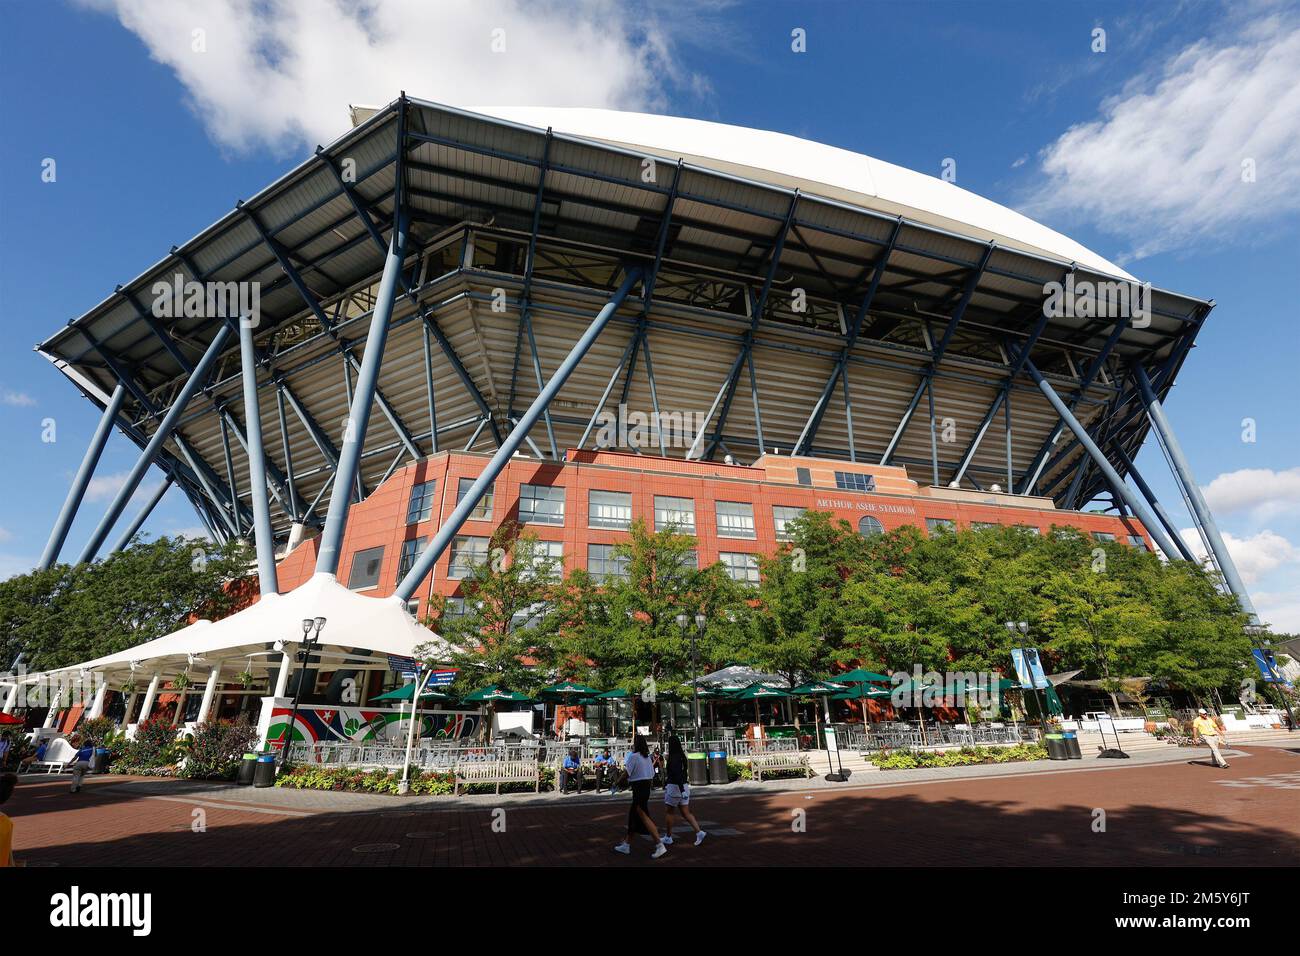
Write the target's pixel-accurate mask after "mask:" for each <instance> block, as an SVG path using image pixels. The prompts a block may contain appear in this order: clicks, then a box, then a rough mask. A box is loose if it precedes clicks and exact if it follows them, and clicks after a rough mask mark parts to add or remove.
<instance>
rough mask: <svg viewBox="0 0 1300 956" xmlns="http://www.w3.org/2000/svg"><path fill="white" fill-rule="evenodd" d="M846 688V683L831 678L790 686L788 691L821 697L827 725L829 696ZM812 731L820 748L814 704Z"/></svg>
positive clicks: (805, 695)
mask: <svg viewBox="0 0 1300 956" xmlns="http://www.w3.org/2000/svg"><path fill="white" fill-rule="evenodd" d="M859 686H861V685H859ZM848 689H849V685H848V684H840V683H837V682H835V681H831V680H815V681H809V682H808V683H806V684H800V685H799V686H798V687H795V688H792V689H791V691H790V693H791V694H793V695H794V696H795V697H820V698H822V704H823V706H824V707H825V708H826V725H827V726H828V727H829V726H830V723H831V703H830V700H829V698H830V696H831V695H832V694H838V693H841V692H843V691H846V690H848ZM813 731H814V732H815V733H816V735H817V747H818V749H820V748H821V745H822V729H821V715H820V714H818V713H817V708H816V707H815V706H814V707H813Z"/></svg>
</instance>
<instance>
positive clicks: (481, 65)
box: [0, 0, 1300, 632]
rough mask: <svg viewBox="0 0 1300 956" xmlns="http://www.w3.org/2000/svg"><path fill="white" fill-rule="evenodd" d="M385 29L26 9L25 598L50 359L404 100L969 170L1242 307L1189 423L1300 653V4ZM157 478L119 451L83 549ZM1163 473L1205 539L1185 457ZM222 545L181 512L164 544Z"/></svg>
mask: <svg viewBox="0 0 1300 956" xmlns="http://www.w3.org/2000/svg"><path fill="white" fill-rule="evenodd" d="M359 6H360V5H359V4H357V3H355V2H352V0H301V2H299V3H297V4H289V3H287V2H281V0H261V2H257V3H254V2H253V0H229V2H224V3H206V2H197V0H192V2H191V0H83V2H77V3H64V2H48V3H40V2H35V0H31V2H27V0H5V2H3V3H0V12H3V14H4V17H5V30H4V32H3V34H2V35H0V95H3V99H4V102H5V105H6V111H5V113H6V117H5V133H6V135H5V136H4V137H3V138H0V222H2V223H3V226H2V227H0V322H3V328H4V330H5V333H6V336H5V340H6V342H7V343H8V345H9V347H8V348H6V349H3V350H0V438H3V441H4V447H5V448H7V449H8V450H9V462H8V467H6V468H5V469H3V471H0V502H3V504H0V576H4V575H8V574H13V573H17V572H20V571H23V570H26V569H27V568H29V567H30V566H31V565H32V564H33V563H34V562H35V560H36V558H37V556H38V555H39V553H40V551H41V549H42V546H43V545H44V542H45V538H46V535H47V534H48V530H49V527H50V524H51V522H52V520H53V517H54V515H55V513H56V512H57V510H58V508H59V505H60V503H61V501H62V497H63V495H64V492H65V490H66V486H67V482H68V480H69V479H70V477H71V474H72V472H73V470H74V469H75V468H76V465H77V463H78V462H79V460H80V457H81V454H82V452H83V450H84V447H85V442H86V440H87V439H88V438H89V436H90V433H91V431H92V430H93V428H94V425H95V419H96V416H95V414H94V413H93V412H92V410H91V409H90V407H89V406H88V405H87V404H86V403H85V402H84V401H83V400H81V399H80V398H79V397H78V396H77V395H76V394H75V393H74V391H73V390H72V389H71V388H70V387H69V385H68V384H67V383H66V382H65V381H64V380H63V378H62V376H61V375H59V374H58V373H57V372H56V371H55V370H54V369H52V368H51V367H49V365H48V364H47V363H46V361H45V360H44V359H42V358H40V357H39V356H37V355H35V354H34V353H33V352H32V351H31V350H30V349H31V346H32V345H33V344H34V343H36V342H37V341H38V340H39V339H41V338H44V337H45V336H46V335H48V334H49V333H51V332H52V331H54V330H55V329H57V328H58V327H59V325H61V324H62V323H65V322H67V321H68V320H69V319H71V318H72V317H74V316H76V315H79V314H81V313H82V312H84V311H85V310H86V309H88V308H89V307H91V306H92V305H94V304H95V303H97V302H98V301H100V300H101V299H102V298H103V297H105V296H106V295H107V294H108V293H110V292H111V291H112V289H113V287H114V285H115V284H117V283H119V282H125V281H126V280H128V279H129V278H132V277H133V276H135V275H136V274H138V273H139V272H140V271H141V270H142V269H143V268H145V267H146V266H147V265H150V264H152V263H153V262H154V261H156V260H157V259H158V258H159V257H161V256H162V255H163V254H164V253H165V252H166V250H167V249H168V248H169V247H170V246H171V245H173V244H176V243H179V242H182V241H184V240H185V239H187V238H189V237H190V236H192V235H193V234H194V233H196V232H197V231H199V230H200V229H201V228H203V227H205V226H206V225H208V224H209V223H210V222H212V221H213V220H215V219H216V218H217V217H219V216H220V215H222V214H223V213H224V212H226V211H227V210H229V209H230V208H231V207H232V206H233V204H234V202H235V200H237V199H239V198H241V197H246V196H249V195H251V194H252V193H254V192H256V191H257V190H258V189H260V188H261V187H262V186H264V185H265V184H266V183H268V182H270V181H271V180H272V179H274V178H275V177H276V176H278V175H280V174H281V173H282V172H283V171H285V170H286V169H288V168H290V167H291V166H293V165H295V164H296V163H298V162H300V161H301V160H302V159H304V158H305V157H306V156H307V155H308V154H309V153H310V150H311V149H312V147H314V145H315V144H316V143H317V142H323V141H327V140H329V139H330V138H332V137H333V136H335V135H337V134H339V133H341V132H342V131H343V130H344V129H345V128H346V126H347V112H346V107H347V105H348V104H349V103H378V102H385V101H387V100H390V99H392V97H393V96H395V95H396V93H397V91H398V90H399V89H406V90H407V91H408V92H409V93H411V94H412V95H418V96H421V97H423V98H427V99H432V100H437V101H442V102H448V103H452V104H455V105H462V106H469V105H491V104H518V105H533V104H552V103H553V104H560V105H588V106H609V107H617V108H629V109H642V110H650V111H657V112H669V113H676V114H681V115H688V116H694V117H698V118H701V119H709V120H715V121H720V122H726V123H733V124H738V125H744V126H754V127H762V128H767V129H773V130H779V131H782V132H787V133H792V134H795V135H799V136H803V137H806V138H809V139H814V140H819V141H822V142H826V143H830V144H833V145H836V146H841V147H845V148H847V149H851V150H854V151H857V152H862V153H867V154H870V155H873V156H877V157H879V158H881V159H885V160H889V161H891V162H894V163H898V164H900V165H904V166H908V167H910V168H913V169H916V170H919V171H921V172H925V173H930V174H935V175H937V174H938V173H939V171H940V164H941V163H942V162H943V160H944V159H946V158H953V159H955V160H956V162H957V182H958V185H960V186H963V187H964V188H966V189H970V190H973V191H974V192H977V193H979V194H981V195H984V196H987V197H989V198H990V199H993V200H995V201H998V202H1001V203H1004V204H1006V205H1009V206H1012V207H1013V208H1017V209H1019V210H1021V211H1023V212H1026V213H1027V214H1030V215H1033V216H1034V217H1035V218H1038V219H1040V220H1041V221H1043V222H1045V223H1047V224H1048V225H1051V226H1053V227H1054V228H1057V229H1059V230H1061V231H1062V232H1065V233H1066V234H1068V235H1070V236H1072V237H1074V238H1076V239H1078V240H1079V241H1081V242H1083V243H1084V244H1085V245H1088V246H1089V247H1091V248H1093V249H1095V250H1096V251H1098V252H1099V253H1100V254H1102V255H1103V256H1106V257H1107V258H1111V259H1114V260H1116V261H1119V262H1122V263H1123V264H1124V265H1125V267H1126V268H1128V269H1129V271H1131V272H1133V273H1134V274H1136V275H1138V276H1139V277H1140V278H1142V279H1145V280H1149V281H1151V282H1152V283H1153V284H1155V285H1157V286H1162V287H1166V288H1170V289H1174V290H1177V291H1180V292H1184V293H1188V294H1191V295H1196V296H1203V297H1207V298H1213V299H1215V300H1217V302H1218V307H1217V309H1216V310H1215V312H1214V313H1213V315H1212V317H1211V320H1210V322H1209V324H1208V326H1207V328H1206V329H1205V331H1204V332H1203V333H1202V335H1201V338H1200V340H1199V343H1198V348H1197V349H1196V351H1195V352H1194V353H1193V355H1192V356H1191V358H1190V360H1189V361H1188V362H1187V365H1186V366H1185V368H1184V370H1183V373H1182V375H1181V377H1180V379H1179V383H1178V385H1177V386H1176V388H1175V390H1174V392H1173V394H1172V396H1171V398H1170V400H1169V402H1168V411H1169V414H1170V416H1171V418H1172V419H1173V422H1174V425H1175V427H1176V428H1177V429H1178V430H1179V433H1180V436H1181V438H1182V440H1183V443H1184V446H1185V448H1186V451H1187V453H1188V455H1189V457H1190V458H1191V461H1192V465H1193V467H1194V469H1195V471H1196V474H1197V477H1198V479H1199V480H1200V482H1201V484H1202V486H1203V487H1205V488H1207V494H1208V495H1209V497H1210V500H1211V503H1212V505H1213V506H1214V507H1215V509H1216V513H1217V514H1218V515H1219V518H1220V522H1221V525H1222V527H1223V528H1224V530H1225V532H1226V533H1227V534H1228V535H1229V537H1230V544H1231V546H1232V548H1233V551H1234V554H1236V555H1237V557H1238V561H1239V563H1240V564H1241V565H1242V568H1243V571H1244V572H1245V573H1246V575H1247V577H1248V580H1249V581H1250V584H1251V588H1252V592H1253V594H1254V595H1255V598H1256V602H1257V604H1259V605H1260V609H1261V612H1262V614H1263V617H1265V618H1266V619H1268V620H1272V621H1273V622H1274V623H1275V624H1277V625H1279V626H1280V627H1282V628H1284V629H1288V630H1290V631H1293V632H1295V631H1300V451H1297V449H1298V448H1300V424H1297V420H1296V418H1297V415H1296V411H1297V403H1296V401H1295V398H1294V388H1295V385H1294V375H1295V373H1294V367H1295V361H1296V354H1297V348H1296V346H1297V331H1296V323H1295V316H1294V306H1293V304H1292V302H1291V301H1290V299H1291V296H1290V295H1288V294H1286V293H1285V291H1284V290H1285V289H1286V288H1287V286H1288V285H1289V283H1288V282H1286V280H1287V279H1291V278H1292V277H1293V276H1294V275H1295V274H1296V273H1297V261H1296V260H1297V253H1296V249H1297V245H1296V240H1297V238H1298V236H1297V233H1298V232H1300V207H1298V205H1297V204H1298V203H1300V198H1298V197H1300V93H1298V92H1297V91H1298V90H1300V8H1298V7H1297V5H1296V4H1294V3H1292V4H1285V3H1269V2H1258V3H1234V4H1231V5H1228V4H1218V3H1147V4H1140V5H1134V6H1132V7H1130V6H1128V5H1124V4H1117V3H1098V2H1086V3H1068V4H1042V3H1037V2H1025V3H993V2H974V0H970V2H963V3H940V2H927V3H889V4H878V3H861V4H856V3H854V4H850V3H811V4H810V3H778V2H762V3H752V4H727V3H720V4H708V3H703V4H701V3H694V4H685V3H683V4H680V5H678V4H672V3H659V4H650V5H649V6H646V7H642V8H639V9H633V8H630V7H624V6H622V5H619V4H616V3H612V2H600V0H589V2H579V3H575V4H565V5H563V6H561V5H554V6H553V5H551V4H533V5H527V6H522V5H521V6H519V7H517V6H516V5H515V4H513V3H505V2H497V3H483V2H478V3H461V2H453V3H448V4H444V5H442V6H436V7H435V5H432V4H421V3H416V2H415V0H392V2H389V0H385V2H374V3H372V4H371V5H370V6H369V8H368V9H369V14H368V16H367V18H366V19H364V20H363V19H360V17H359V14H358V12H357V11H358V8H359ZM196 28H197V29H202V30H203V31H204V33H203V39H204V46H205V48H204V49H203V50H202V51H201V52H196V51H195V50H194V49H193V45H194V42H193V41H194V34H193V30H194V29H196ZM497 28H500V29H504V30H505V34H504V36H505V37H506V39H507V43H508V46H507V52H506V54H505V55H497V56H495V57H493V56H492V55H490V54H488V53H487V52H485V47H486V46H487V40H486V37H487V36H488V35H489V34H490V33H491V31H492V30H493V29H497ZM796 28H801V29H803V30H804V31H806V36H807V50H806V52H803V53H795V52H793V51H792V49H791V31H792V30H794V29H796ZM1096 28H1101V29H1103V30H1105V41H1106V49H1105V51H1104V52H1093V50H1092V49H1091V48H1092V46H1093V45H1094V38H1093V31H1094V30H1095V29H1096ZM363 37H364V40H363ZM46 158H53V159H54V160H55V161H56V163H57V167H56V169H57V180H56V181H55V182H53V183H46V182H42V180H41V168H42V166H41V164H42V161H43V160H45V159H46ZM1243 159H1250V160H1252V161H1253V163H1254V168H1255V170H1256V180H1255V181H1254V182H1253V183H1242V182H1241V181H1240V180H1241V177H1240V172H1239V167H1240V164H1241V161H1242V160H1243ZM45 419H54V421H55V423H56V426H57V441H55V442H53V443H47V442H43V441H42V440H41V432H42V422H43V421H44V420H45ZM1243 419H1253V420H1254V422H1255V428H1256V440H1255V441H1254V442H1246V441H1243V440H1242V421H1243ZM133 458H134V448H133V446H131V445H130V444H129V443H128V442H126V441H125V440H124V439H120V438H116V439H114V441H113V442H112V443H111V444H110V446H109V448H108V451H107V452H106V454H105V458H104V460H103V462H102V463H101V465H100V468H99V474H100V475H101V476H104V479H103V480H102V481H101V482H99V483H98V484H97V485H96V486H94V487H93V488H92V498H93V499H95V500H92V501H90V502H88V504H87V505H86V506H85V507H84V508H83V512H82V516H81V518H80V519H79V520H78V522H77V524H76V525H75V526H74V528H73V531H72V534H71V536H70V544H69V548H70V549H71V548H75V547H78V546H79V545H80V543H81V542H83V541H84V540H85V537H86V536H87V534H88V533H89V531H90V529H91V527H92V526H93V523H94V522H95V521H96V520H98V517H99V515H100V514H101V513H102V509H103V508H104V506H105V503H106V498H105V496H107V495H108V494H110V493H111V490H112V488H113V477H114V476H115V475H120V474H121V473H122V472H124V471H125V470H126V469H127V468H129V466H130V464H131V462H132V461H133ZM1139 466H1140V467H1142V466H1145V467H1143V471H1144V474H1147V475H1148V477H1150V478H1152V479H1153V484H1154V485H1155V486H1156V490H1157V492H1158V493H1159V494H1160V496H1161V498H1162V500H1163V501H1164V502H1165V503H1166V505H1167V506H1168V507H1169V508H1170V510H1171V511H1172V512H1174V513H1175V515H1176V518H1177V520H1179V521H1180V523H1181V524H1182V525H1183V526H1185V527H1190V526H1191V521H1190V519H1188V518H1187V517H1186V514H1185V511H1184V509H1183V508H1182V507H1181V505H1179V504H1178V496H1177V494H1176V491H1175V489H1174V486H1173V483H1172V481H1171V480H1170V479H1169V478H1168V477H1167V474H1166V469H1164V468H1163V466H1162V463H1161V462H1160V461H1159V452H1158V450H1156V449H1154V448H1152V447H1150V446H1149V447H1148V448H1147V449H1145V450H1144V451H1143V454H1142V456H1141V457H1140V458H1139ZM196 526H197V520H196V518H195V516H194V515H193V513H192V511H191V510H190V509H189V506H188V504H187V503H186V502H185V501H184V499H183V498H182V496H181V495H180V494H179V493H176V492H172V493H171V494H170V495H169V496H168V497H167V498H166V499H165V500H164V502H163V504H162V505H161V506H160V507H159V509H158V510H157V511H156V512H155V515H154V517H153V518H152V519H151V520H150V522H149V524H148V525H147V526H146V530H148V531H151V532H154V533H175V532H177V531H182V530H186V531H193V530H195V529H196Z"/></svg>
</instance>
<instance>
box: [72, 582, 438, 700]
mask: <svg viewBox="0 0 1300 956" xmlns="http://www.w3.org/2000/svg"><path fill="white" fill-rule="evenodd" d="M317 617H323V618H325V626H324V627H323V628H322V630H321V632H320V647H321V651H320V654H321V657H322V659H323V660H322V666H328V664H327V662H328V661H329V659H330V658H331V657H334V658H337V659H338V661H339V664H340V665H342V662H343V661H344V660H346V661H347V662H348V666H349V667H354V668H355V667H358V666H364V665H365V663H366V662H367V660H368V659H369V660H370V662H371V663H372V665H373V664H374V663H378V662H379V661H383V666H384V667H386V666H387V655H390V654H392V655H396V656H401V657H411V656H413V653H414V650H415V648H416V647H417V646H419V645H421V644H426V643H429V642H434V641H439V640H440V638H439V637H438V635H437V634H435V633H434V632H433V631H431V630H429V629H428V628H427V627H424V626H422V625H420V624H418V623H417V622H416V621H415V619H414V618H413V617H411V615H410V614H409V613H408V612H407V610H406V608H405V607H403V606H402V604H401V603H399V602H398V601H395V600H393V599H391V598H371V597H366V596H364V595H361V594H357V593H356V592H355V591H350V590H348V589H347V588H345V587H344V586H343V585H341V584H339V583H338V581H337V580H336V579H335V578H334V576H333V575H328V574H318V575H315V576H314V577H312V578H311V579H310V580H309V581H307V582H306V583H305V584H303V585H301V586H299V587H298V588H296V589H294V590H293V591H290V592H289V593H288V594H271V595H267V596H265V597H263V598H262V599H261V600H260V601H258V602H257V603H256V604H254V605H253V606H252V607H248V608H245V609H244V610H242V611H239V612H238V613H236V614H232V615H231V616H230V617H227V618H223V619H222V620H220V621H207V620H201V621H196V622H195V623H193V624H190V625H188V626H186V627H183V628H181V629H180V630H179V631H175V632H173V633H171V634H167V635H165V636H164V637H160V638H157V639H156V640H152V641H148V642H147V643H144V644H139V645H137V646H135V647H129V648H127V649H126V650H123V651H118V652H117V653H115V654H108V655H106V656H104V657H99V658H96V659H95V660H92V661H86V662H85V663H83V664H77V665H74V666H72V667H67V668H63V669H62V670H63V672H65V673H66V672H68V671H85V672H93V673H99V674H103V675H104V677H105V678H106V679H107V680H109V681H110V682H112V681H114V680H115V679H122V678H126V677H129V676H130V675H131V674H133V673H134V674H135V675H136V676H138V677H143V678H146V679H147V678H148V677H151V676H152V675H153V674H162V676H163V677H164V678H169V677H174V676H176V675H177V674H180V673H182V672H184V671H188V670H190V669H192V668H193V669H195V670H198V671H200V672H206V671H207V670H209V669H211V668H212V667H214V666H216V665H217V663H218V662H226V663H227V664H229V665H233V664H236V663H239V664H240V670H249V671H251V672H254V673H256V672H258V671H261V670H275V669H278V668H279V666H280V659H281V654H280V652H279V651H278V650H276V647H275V644H276V642H277V641H283V642H286V643H296V642H299V641H301V640H302V637H303V631H302V622H303V620H304V619H307V618H317ZM331 648H336V649H338V650H336V651H334V652H331V650H330V649H331ZM366 652H369V653H366Z"/></svg>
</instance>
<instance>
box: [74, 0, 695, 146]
mask: <svg viewBox="0 0 1300 956" xmlns="http://www.w3.org/2000/svg"><path fill="white" fill-rule="evenodd" d="M81 2H82V3H83V4H85V5H87V6H91V7H94V8H96V9H100V10H103V11H105V12H108V13H111V14H115V15H116V16H117V18H118V19H119V20H120V21H121V23H122V25H123V26H125V27H126V28H127V29H128V30H130V31H131V32H132V33H134V34H136V35H137V36H138V37H139V38H140V39H141V40H142V41H143V42H144V44H145V46H146V47H147V48H148V50H149V53H150V55H151V56H152V57H153V58H154V59H155V60H157V61H158V62H160V63H163V64H165V65H166V66H168V67H170V68H171V69H172V70H173V71H174V72H175V74H176V76H177V77H178V79H179V80H180V81H181V83H182V84H183V85H184V87H185V88H186V91H187V92H188V95H189V101H190V105H191V106H192V108H193V109H194V110H195V112H196V113H197V114H198V115H199V117H200V118H201V119H202V120H203V122H204V124H205V125H206V126H207V128H208V131H209V133H210V135H211V136H212V137H213V139H215V140H216V141H217V142H218V143H220V144H222V145H223V146H227V147H231V148H234V149H237V150H246V149H253V148H257V147H259V146H270V147H271V148H273V149H278V150H282V151H283V150H288V149H291V148H295V147H300V146H301V145H302V144H306V145H309V146H310V145H314V144H316V143H326V142H329V141H330V140H332V139H333V138H334V137H336V136H337V135H338V134H340V133H342V132H343V131H344V130H345V129H346V127H347V107H348V106H349V105H350V104H366V105H378V104H383V103H388V102H390V101H391V100H393V99H394V98H396V96H397V95H398V92H399V91H401V90H406V91H407V93H408V94H409V95H411V96H416V97H420V98H423V99H429V100H434V101H436V102H441V103H447V104H450V105H455V106H468V105H471V104H479V105H483V106H502V105H519V106H592V107H610V108H619V109H651V110H653V109H657V108H662V107H664V106H665V105H666V103H667V97H668V93H669V91H671V90H673V89H684V90H690V91H694V92H697V93H698V92H699V90H700V89H701V87H702V86H704V85H706V84H703V83H702V81H701V79H700V78H699V77H698V76H694V75H691V74H689V73H688V72H687V71H686V70H684V69H683V68H681V66H680V65H679V63H678V62H677V60H676V58H675V55H674V48H675V46H676V45H677V40H676V38H677V37H678V36H683V37H689V33H690V32H691V31H692V30H693V29H694V27H693V26H692V25H693V24H694V25H698V23H699V19H698V16H697V14H696V12H695V11H693V10H691V9H690V8H689V7H685V6H679V5H677V4H668V5H665V4H663V3H660V4H652V5H649V6H647V7H642V8H638V9H632V8H630V7H626V6H624V5H622V4H620V3H618V2H616V0H569V2H561V0H536V2H525V0H439V2H426V0H368V2H361V0H224V2H205V0H81ZM705 6H706V7H713V6H715V4H705ZM659 11H662V13H661V12H659ZM196 30H201V31H203V33H202V35H201V38H202V44H203V50H202V52H199V51H196V49H195V48H194V47H195V43H196V39H195V37H196V34H195V32H194V31H196ZM494 31H504V32H503V33H494ZM494 39H495V40H496V41H497V43H498V46H499V45H500V43H502V42H503V43H504V51H501V52H494V50H493V42H494Z"/></svg>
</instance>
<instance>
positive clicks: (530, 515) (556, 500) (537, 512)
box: [519, 485, 564, 525]
mask: <svg viewBox="0 0 1300 956" xmlns="http://www.w3.org/2000/svg"><path fill="white" fill-rule="evenodd" d="M519 523H520V524H554V525H563V524H564V489H563V488H556V487H553V486H552V485H520V486H519Z"/></svg>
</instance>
